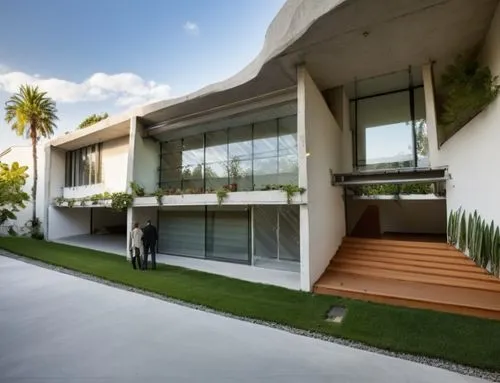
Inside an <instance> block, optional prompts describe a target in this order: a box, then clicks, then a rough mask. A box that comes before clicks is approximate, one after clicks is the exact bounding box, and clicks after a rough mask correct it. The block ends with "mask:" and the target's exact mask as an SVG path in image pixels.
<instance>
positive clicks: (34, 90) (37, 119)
mask: <svg viewBox="0 0 500 383" xmlns="http://www.w3.org/2000/svg"><path fill="white" fill-rule="evenodd" d="M5 113H6V114H5V121H6V122H7V123H8V124H9V125H10V126H11V128H12V130H14V131H15V132H16V133H17V134H18V135H19V136H26V138H30V139H31V145H32V152H33V188H32V189H31V195H32V198H33V216H32V220H31V224H32V226H33V227H35V226H38V223H39V220H38V219H37V216H36V191H37V182H38V169H37V154H36V145H37V143H38V140H39V139H40V138H41V137H44V138H49V137H51V136H52V135H53V134H54V128H55V127H56V121H57V120H58V118H57V115H56V113H57V109H56V103H55V102H54V100H52V99H51V98H50V97H48V96H47V93H46V92H42V91H40V90H39V89H38V86H30V85H21V87H20V88H19V92H18V93H16V94H14V95H13V96H12V97H11V98H10V99H9V100H8V101H7V102H6V103H5Z"/></svg>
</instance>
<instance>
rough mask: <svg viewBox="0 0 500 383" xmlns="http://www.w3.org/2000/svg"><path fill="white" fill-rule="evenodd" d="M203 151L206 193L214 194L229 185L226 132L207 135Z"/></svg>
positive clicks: (221, 131)
mask: <svg viewBox="0 0 500 383" xmlns="http://www.w3.org/2000/svg"><path fill="white" fill-rule="evenodd" d="M205 137H206V138H205V139H206V149H205V178H206V181H205V182H206V189H207V192H209V193H210V192H214V191H216V190H217V189H220V188H222V187H224V186H227V185H228V183H229V179H228V178H229V177H228V172H227V164H228V162H227V160H228V158H227V155H228V152H227V149H228V147H227V132H226V130H220V131H217V132H210V133H207V134H206V136H205Z"/></svg>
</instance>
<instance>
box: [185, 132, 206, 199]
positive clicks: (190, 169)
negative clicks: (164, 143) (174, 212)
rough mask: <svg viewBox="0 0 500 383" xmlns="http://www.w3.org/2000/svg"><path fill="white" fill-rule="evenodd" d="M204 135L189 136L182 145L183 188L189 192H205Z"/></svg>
mask: <svg viewBox="0 0 500 383" xmlns="http://www.w3.org/2000/svg"><path fill="white" fill-rule="evenodd" d="M203 152H204V148H203V135H201V134H199V135H197V136H192V137H187V138H185V139H184V140H183V145H182V188H183V190H186V191H187V192H188V193H203V191H204V185H203V156H204V154H203Z"/></svg>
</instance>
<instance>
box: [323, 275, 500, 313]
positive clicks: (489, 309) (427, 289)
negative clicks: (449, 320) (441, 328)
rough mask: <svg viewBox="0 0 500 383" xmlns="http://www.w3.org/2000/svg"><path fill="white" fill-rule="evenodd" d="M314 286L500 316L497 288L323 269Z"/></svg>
mask: <svg viewBox="0 0 500 383" xmlns="http://www.w3.org/2000/svg"><path fill="white" fill-rule="evenodd" d="M314 290H315V292H316V293H323V294H331V295H339V296H346V297H350V298H355V299H364V300H371V301H375V302H380V303H388V304H397V305H403V306H408V307H418V308H427V309H433V310H437V311H448V312H454V313H459V314H464V315H476V316H482V317H486V318H492V319H500V293H499V292H491V291H477V290H471V289H467V288H461V287H449V286H434V285H427V284H422V283H418V282H408V281H395V280H384V279H378V278H371V277H367V276H362V277H359V276H355V275H349V274H344V273H341V272H333V271H329V272H327V273H325V274H324V276H323V277H322V278H321V279H320V280H319V281H318V283H317V284H316V286H315V289H314Z"/></svg>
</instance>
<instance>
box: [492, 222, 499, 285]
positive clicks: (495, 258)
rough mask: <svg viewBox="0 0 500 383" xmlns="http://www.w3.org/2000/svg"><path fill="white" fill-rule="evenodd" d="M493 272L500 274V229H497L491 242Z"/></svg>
mask: <svg viewBox="0 0 500 383" xmlns="http://www.w3.org/2000/svg"><path fill="white" fill-rule="evenodd" d="M491 272H492V273H493V274H494V275H496V276H497V277H498V276H499V274H500V229H499V228H498V226H497V228H496V229H495V235H494V236H493V239H492V242H491Z"/></svg>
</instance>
